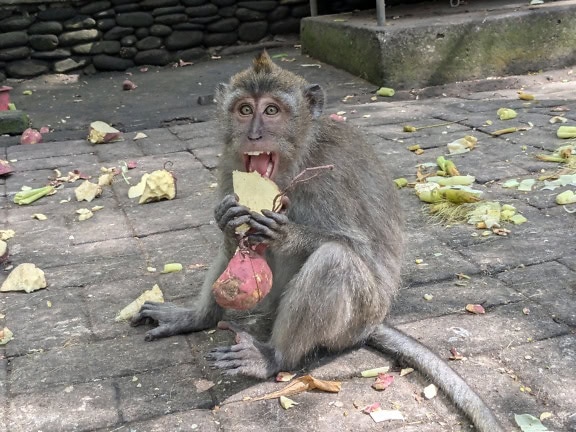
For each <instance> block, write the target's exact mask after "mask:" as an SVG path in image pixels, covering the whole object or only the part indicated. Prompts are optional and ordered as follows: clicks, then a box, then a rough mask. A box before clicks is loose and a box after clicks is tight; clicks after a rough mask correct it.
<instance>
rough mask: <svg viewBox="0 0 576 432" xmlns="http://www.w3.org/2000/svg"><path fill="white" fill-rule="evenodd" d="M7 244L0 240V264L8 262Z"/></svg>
mask: <svg viewBox="0 0 576 432" xmlns="http://www.w3.org/2000/svg"><path fill="white" fill-rule="evenodd" d="M8 256H9V253H8V243H6V242H5V241H4V240H0V264H2V263H4V262H6V261H8Z"/></svg>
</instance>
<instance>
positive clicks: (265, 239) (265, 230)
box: [248, 210, 289, 248]
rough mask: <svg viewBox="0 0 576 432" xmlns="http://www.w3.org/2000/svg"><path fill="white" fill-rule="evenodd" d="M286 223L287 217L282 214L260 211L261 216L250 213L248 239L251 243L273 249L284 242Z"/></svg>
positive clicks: (286, 230)
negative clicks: (261, 244) (262, 244)
mask: <svg viewBox="0 0 576 432" xmlns="http://www.w3.org/2000/svg"><path fill="white" fill-rule="evenodd" d="M288 222H289V220H288V217H287V216H286V215H285V214H282V213H276V212H273V211H270V210H262V214H260V213H256V212H252V213H250V220H249V222H248V224H249V225H250V227H251V228H252V230H251V231H250V232H249V233H248V238H249V239H250V241H251V242H253V243H264V244H266V245H268V246H271V247H272V248H274V247H275V246H279V245H281V244H282V243H283V242H284V241H285V240H286V238H287V236H288V229H287V224H288Z"/></svg>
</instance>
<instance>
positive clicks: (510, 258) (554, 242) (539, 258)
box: [460, 232, 569, 274]
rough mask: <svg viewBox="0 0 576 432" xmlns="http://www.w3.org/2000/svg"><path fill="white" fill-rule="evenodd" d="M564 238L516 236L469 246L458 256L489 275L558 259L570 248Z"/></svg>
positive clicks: (518, 234)
mask: <svg viewBox="0 0 576 432" xmlns="http://www.w3.org/2000/svg"><path fill="white" fill-rule="evenodd" d="M563 238H564V235H563V234H562V233H560V232H551V233H549V234H545V236H544V237H543V238H542V237H541V236H539V235H536V234H534V233H532V232H525V233H520V232H518V233H517V235H514V236H513V237H506V238H505V239H503V240H501V241H498V242H490V243H480V244H476V245H471V246H469V247H467V248H465V249H462V250H461V251H460V253H461V254H462V255H463V256H464V257H465V258H466V259H468V260H470V261H471V262H474V263H476V265H478V266H479V267H480V269H482V271H486V272H488V273H489V274H491V273H497V272H501V271H504V270H510V269H513V268H516V267H518V266H522V265H531V264H537V263H541V262H547V261H552V260H555V259H558V258H560V257H561V256H562V255H563V254H564V252H565V251H566V250H567V249H568V248H569V246H568V245H566V244H563ZM518 251H521V253H517V252H518Z"/></svg>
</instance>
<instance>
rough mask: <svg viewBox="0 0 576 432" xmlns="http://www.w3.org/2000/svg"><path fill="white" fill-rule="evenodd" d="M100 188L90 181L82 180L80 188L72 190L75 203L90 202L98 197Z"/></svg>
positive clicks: (100, 191)
mask: <svg viewBox="0 0 576 432" xmlns="http://www.w3.org/2000/svg"><path fill="white" fill-rule="evenodd" d="M101 193H102V188H101V187H100V186H98V185H97V184H95V183H92V182H91V181H90V180H84V181H83V182H82V184H80V186H78V187H77V188H76V189H74V194H75V195H76V200H77V201H88V202H90V201H92V200H93V199H94V198H96V197H98V196H100V194H101Z"/></svg>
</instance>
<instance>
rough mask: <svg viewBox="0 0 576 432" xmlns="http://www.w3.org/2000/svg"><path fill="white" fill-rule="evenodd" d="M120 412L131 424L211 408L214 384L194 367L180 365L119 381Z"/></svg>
mask: <svg viewBox="0 0 576 432" xmlns="http://www.w3.org/2000/svg"><path fill="white" fill-rule="evenodd" d="M116 383H117V385H118V397H119V406H118V408H119V410H120V412H121V413H122V418H123V419H124V420H126V421H128V422H133V421H138V420H141V419H145V418H150V417H156V416H159V415H166V414H171V413H175V412H179V411H188V410H192V409H210V408H212V406H213V400H212V396H211V392H210V390H209V389H206V387H209V386H210V385H214V384H215V383H213V382H211V381H208V380H206V379H204V377H203V376H202V374H201V373H200V371H199V370H198V368H197V367H196V366H195V365H192V364H181V365H178V366H173V367H166V368H163V369H161V370H158V371H153V372H146V373H135V374H134V375H133V376H127V377H124V378H119V379H117V380H116Z"/></svg>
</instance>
